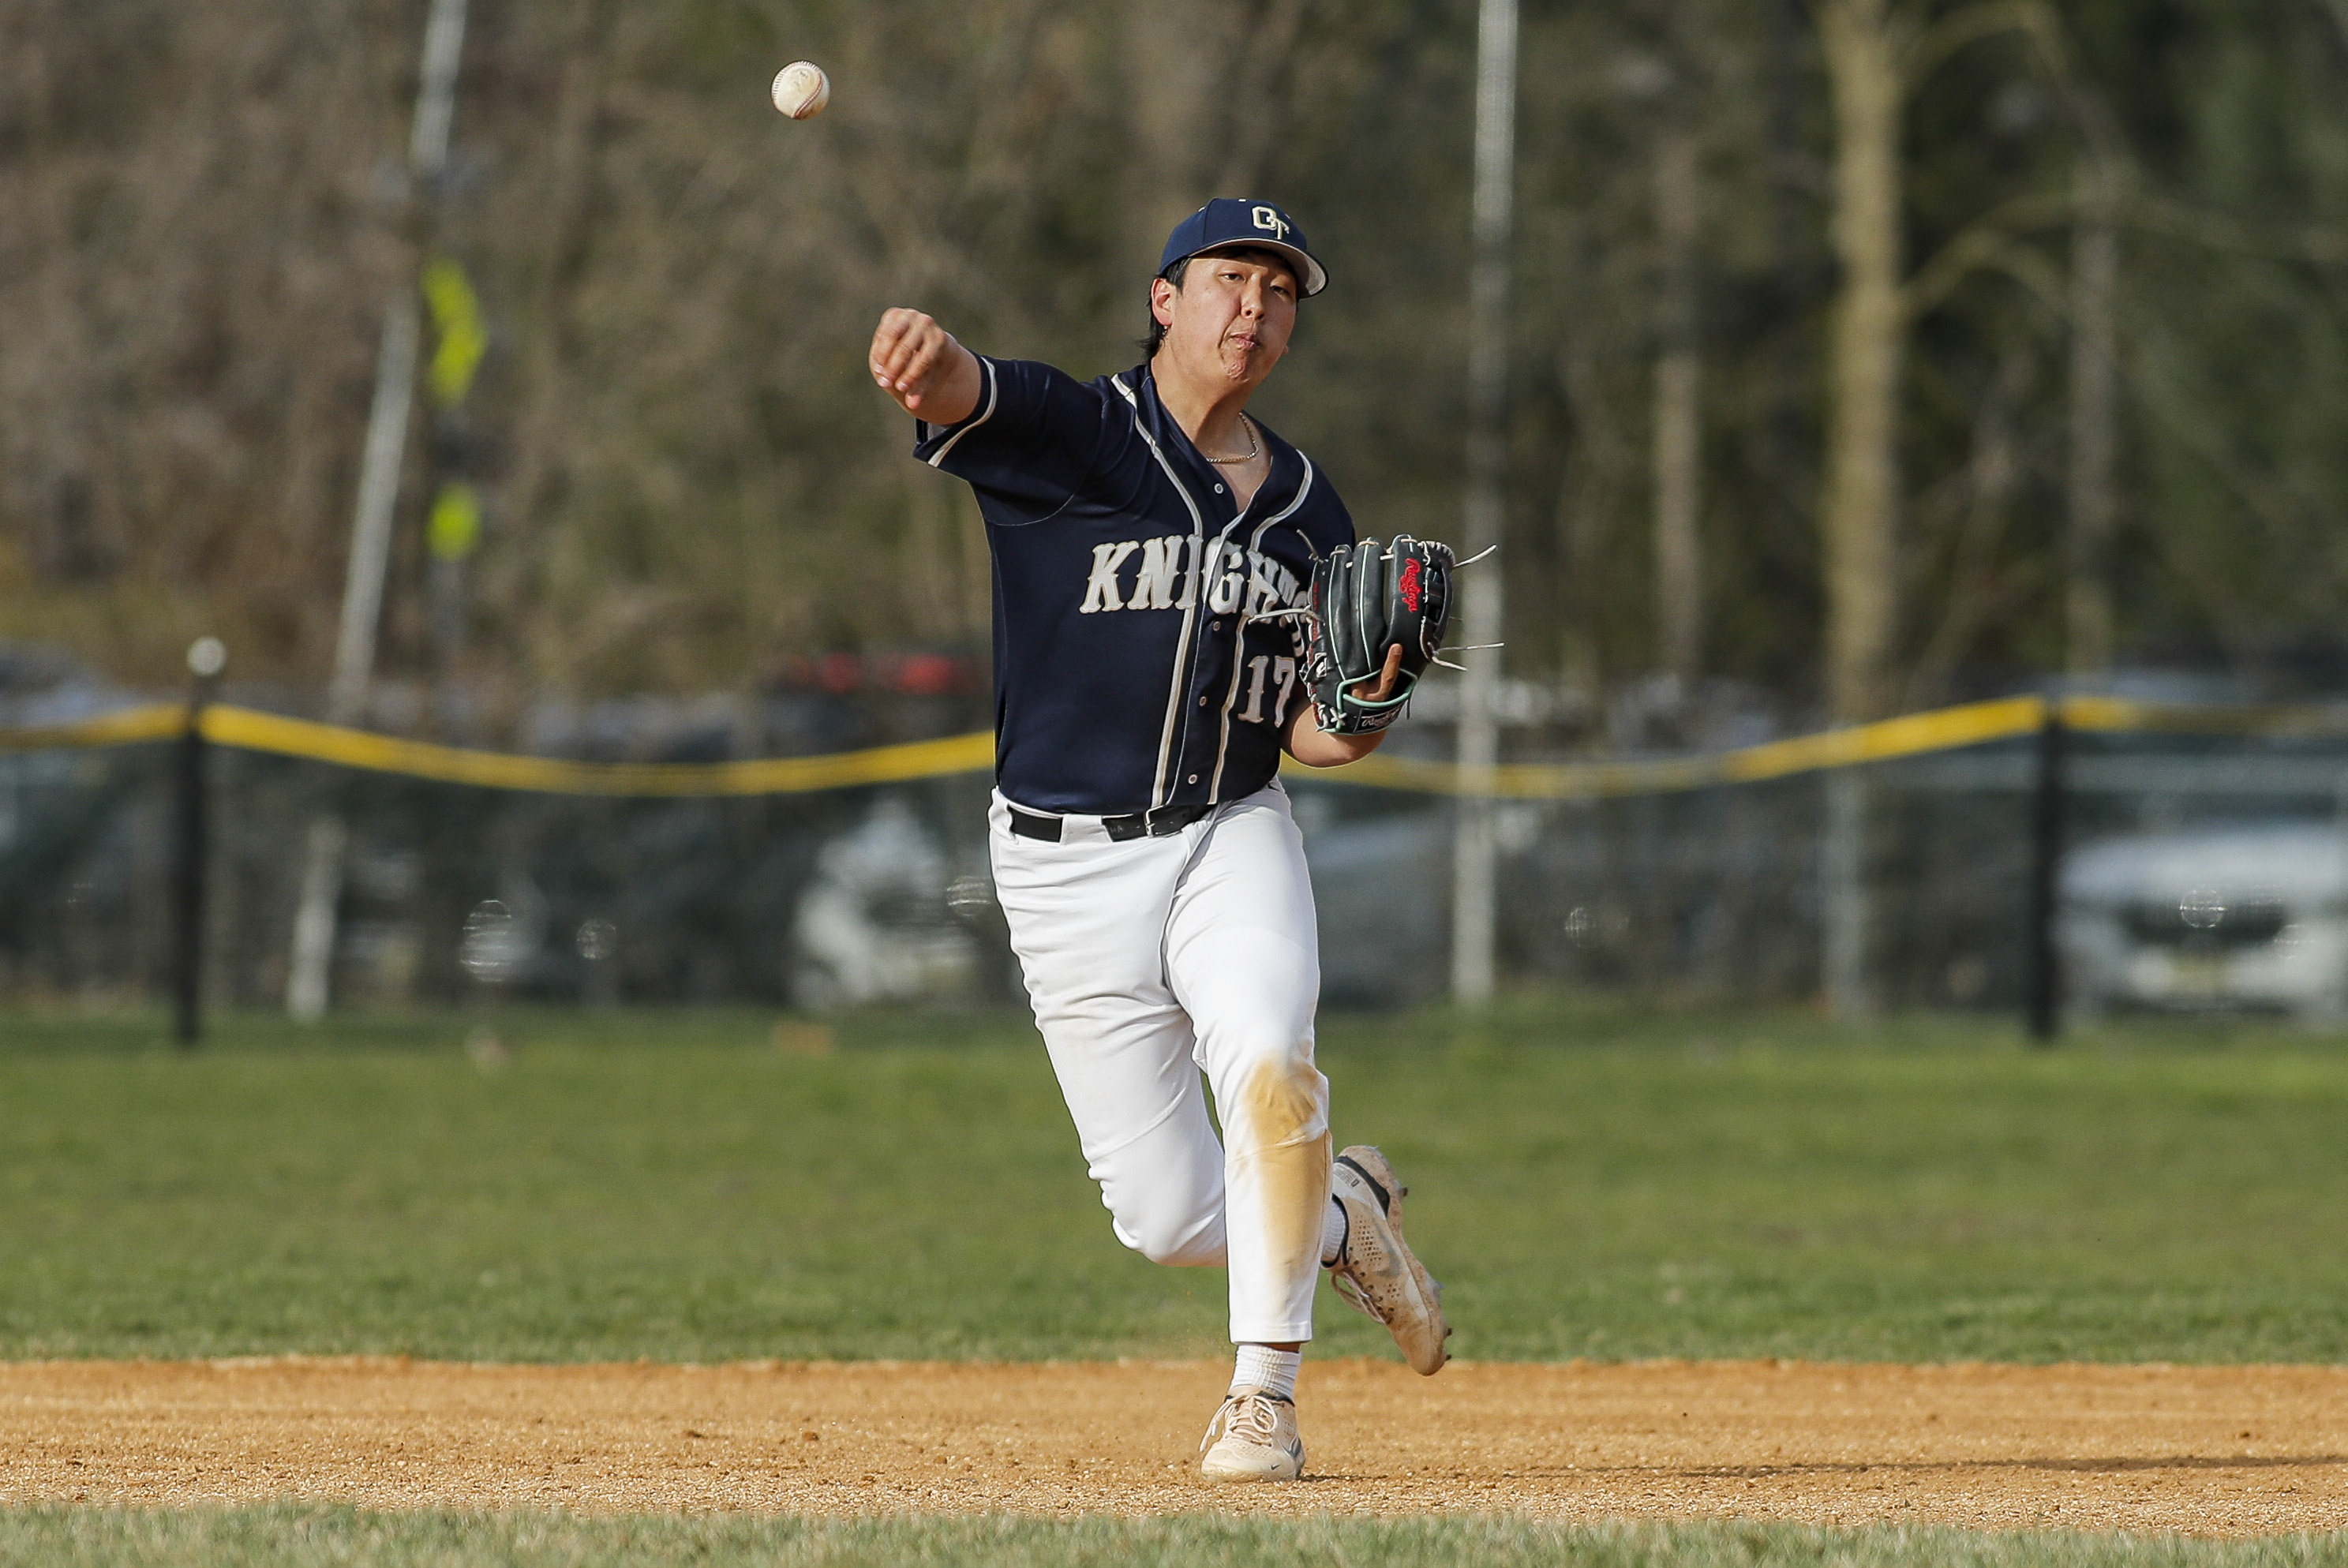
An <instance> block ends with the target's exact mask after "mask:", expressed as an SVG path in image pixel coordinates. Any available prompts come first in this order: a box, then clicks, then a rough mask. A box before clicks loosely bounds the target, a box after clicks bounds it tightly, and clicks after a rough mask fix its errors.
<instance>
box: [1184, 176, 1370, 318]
mask: <svg viewBox="0 0 2348 1568" xmlns="http://www.w3.org/2000/svg"><path fill="white" fill-rule="evenodd" d="M1248 245H1251V246H1256V247H1258V248H1260V249H1262V250H1266V251H1279V252H1280V253H1281V254H1282V255H1283V256H1285V257H1287V258H1288V259H1289V261H1290V262H1291V263H1292V264H1293V265H1294V267H1295V268H1296V282H1297V285H1298V288H1299V290H1300V292H1301V293H1302V294H1303V295H1304V296H1306V297H1310V296H1311V295H1313V294H1317V293H1319V292H1321V291H1322V290H1323V289H1325V288H1327V287H1328V286H1329V274H1328V273H1327V272H1325V271H1323V268H1322V266H1321V263H1320V262H1318V261H1314V260H1313V252H1312V251H1309V250H1307V249H1305V245H1304V231H1303V230H1302V229H1299V228H1298V227H1297V226H1296V220H1294V219H1292V218H1291V217H1290V216H1289V215H1288V214H1287V213H1285V212H1282V210H1280V209H1279V208H1277V207H1274V206H1273V205H1272V203H1271V202H1269V201H1251V200H1244V199H1242V198H1240V197H1235V196H1218V197H1217V198H1215V200H1212V201H1210V202H1208V203H1207V204H1206V205H1205V206H1204V207H1201V208H1200V209H1199V210H1197V211H1196V212H1193V213H1191V214H1190V216H1189V217H1188V218H1185V219H1183V220H1182V221H1180V222H1179V223H1177V224H1175V225H1174V232H1173V233H1171V234H1169V235H1168V236H1167V237H1166V254H1165V255H1163V256H1161V257H1159V259H1158V272H1159V276H1161V277H1162V276H1164V275H1165V272H1166V269H1167V268H1169V267H1170V266H1172V265H1173V264H1174V263H1175V262H1177V261H1188V260H1189V259H1190V258H1191V257H1193V256H1200V255H1204V254H1205V253H1206V252H1208V251H1236V250H1238V249H1240V248H1241V246H1248Z"/></svg>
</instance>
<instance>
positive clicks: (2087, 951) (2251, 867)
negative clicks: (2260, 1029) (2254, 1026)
mask: <svg viewBox="0 0 2348 1568" xmlns="http://www.w3.org/2000/svg"><path fill="white" fill-rule="evenodd" d="M2058 929H2059V933H2060V939H2061V942H2062V949H2063V959H2064V966H2065V967H2064V974H2065V986H2066V989H2067V990H2068V992H2069V996H2070V1000H2071V1003H2072V1005H2074V1006H2075V1007H2077V1008H2079V1009H2082V1010H2085V1011H2088V1012H2098V1011H2104V1010H2106V1009H2117V1008H2152V1009H2219V1008H2242V1009H2263V1010H2273V1011H2281V1012H2290V1013H2296V1014H2302V1015H2305V1016H2310V1017H2333V1016H2338V1015H2340V1014H2343V1013H2348V835H2343V832H2342V829H2341V828H2340V826H2339V825H2336V824H2333V823H2303V822H2302V823H2277V824H2245V825H2235V826H2223V827H2209V828H2203V829H2199V830H2195V831H2190V832H2178V833H2169V834H2157V835H2131V836H2128V837H2125V838H2112V839H2106V840H2105V841H2103V842H2102V843H2099V844H2093V845H2086V846H2085V847H2083V848H2081V849H2079V850H2077V851H2075V852H2074V853H2073V854H2072V855H2071V856H2069V857H2068V859H2067V862H2066V864H2065V867H2064V875H2063V911H2062V917H2061V923H2060V926H2059V927H2058Z"/></svg>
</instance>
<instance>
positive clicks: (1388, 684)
mask: <svg viewBox="0 0 2348 1568" xmlns="http://www.w3.org/2000/svg"><path fill="white" fill-rule="evenodd" d="M1401 683H1402V644H1401V643H1399V642H1397V643H1395V645H1394V646H1393V647H1392V648H1389V649H1387V650H1386V666H1385V669H1383V670H1381V671H1378V682H1377V684H1376V685H1375V686H1373V687H1371V688H1370V689H1369V690H1368V691H1366V692H1363V693H1362V701H1364V702H1385V700H1386V699H1387V698H1389V697H1391V696H1393V695H1394V694H1395V687H1396V686H1398V685H1400V684H1401Z"/></svg>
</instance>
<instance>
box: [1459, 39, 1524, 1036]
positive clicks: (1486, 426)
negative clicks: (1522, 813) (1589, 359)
mask: <svg viewBox="0 0 2348 1568" xmlns="http://www.w3.org/2000/svg"><path fill="white" fill-rule="evenodd" d="M1516 124H1517V0H1482V9H1481V11H1480V13H1479V15H1478V21H1477V35H1476V194H1475V236H1476V249H1475V261H1474V269H1473V272H1472V273H1471V279H1470V283H1469V292H1468V305H1469V308H1468V488H1467V496H1466V504H1465V506H1464V507H1463V511H1462V518H1461V528H1460V532H1461V534H1462V536H1463V538H1462V539H1461V541H1460V542H1461V544H1462V546H1463V547H1464V548H1462V550H1461V552H1460V553H1461V555H1462V556H1463V558H1464V557H1467V556H1473V555H1476V554H1477V553H1478V552H1479V551H1482V550H1486V549H1489V548H1492V547H1494V546H1496V545H1498V543H1499V542H1500V538H1501V534H1502V532H1503V531H1504V527H1503V526H1504V524H1505V521H1506V514H1505V511H1504V509H1503V499H1502V497H1503V490H1504V487H1505V485H1506V483H1507V480H1508V458H1509V451H1508V432H1507V429H1506V425H1505V422H1506V418H1507V415H1508V397H1509V340H1508V330H1509V321H1508V318H1509V231H1510V225H1511V221H1512V214H1511V211H1510V199H1511V197H1512V196H1513V194H1514V188H1515V184H1516V160H1517V159H1516V143H1517V137H1516ZM1507 580H1508V579H1507V574H1506V573H1505V572H1503V571H1500V570H1497V569H1491V568H1487V569H1484V570H1481V571H1475V572H1469V573H1466V574H1463V576H1462V579H1461V581H1460V585H1459V597H1460V609H1461V620H1462V621H1463V622H1464V623H1465V630H1466V632H1467V635H1466V637H1465V638H1464V639H1463V640H1462V641H1465V642H1468V643H1470V644H1473V643H1496V642H1498V641H1500V637H1501V625H1502V622H1503V620H1504V619H1505V616H1504V614H1503V612H1504V610H1505V609H1506V604H1505V601H1504V600H1503V597H1502V590H1503V587H1504V585H1505V584H1506V582H1507ZM1461 658H1462V659H1463V660H1464V661H1465V662H1466V664H1467V667H1468V675H1467V679H1466V680H1465V682H1462V686H1463V690H1462V692H1461V702H1460V712H1459V774H1460V783H1461V785H1462V793H1461V794H1460V797H1459V810H1458V819H1457V829H1456V830H1455V835H1454V837H1453V840H1452V905H1451V995H1452V999H1453V1000H1454V1001H1457V1002H1458V1003H1460V1004H1461V1005H1463V1006H1468V1007H1479V1006H1482V1005H1483V1004H1484V1003H1486V1002H1488V1001H1490V1000H1491V999H1492V975H1493V966H1492V947H1493V940H1492V938H1493V902H1494V895H1495V889H1494V883H1495V880H1496V876H1495V873H1496V870H1497V865H1496V862H1497V859H1498V845H1496V844H1495V843H1494V841H1493V820H1492V817H1493V810H1492V769H1493V767H1494V765H1495V764H1498V761H1499V759H1500V730H1499V719H1498V714H1497V713H1496V712H1494V711H1493V695H1494V692H1493V688H1494V687H1495V685H1496V684H1497V683H1498V680H1499V675H1500V651H1499V650H1498V649H1497V648H1479V649H1475V650H1473V651H1468V652H1466V653H1463V654H1462V655H1461Z"/></svg>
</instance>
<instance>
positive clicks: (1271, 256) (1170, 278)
mask: <svg viewBox="0 0 2348 1568" xmlns="http://www.w3.org/2000/svg"><path fill="white" fill-rule="evenodd" d="M1215 254H1216V255H1218V256H1243V257H1246V258H1247V259H1249V260H1251V261H1268V262H1270V263H1272V265H1273V266H1275V267H1278V268H1279V269H1281V271H1282V272H1286V273H1287V274H1288V278H1289V282H1297V278H1296V263H1295V262H1293V261H1290V260H1289V259H1288V258H1287V257H1285V256H1283V255H1282V254H1281V253H1280V252H1279V251H1270V250H1266V249H1264V248H1263V247H1262V246H1261V245H1251V246H1235V247H1233V248H1232V249H1231V250H1229V251H1216V252H1215ZM1198 259H1199V258H1198V257H1196V256H1185V257H1183V258H1182V259H1181V260H1180V261H1177V262H1175V263H1174V264H1173V265H1172V266H1170V267H1169V268H1167V269H1166V270H1165V271H1164V272H1160V273H1159V274H1158V275H1159V277H1161V278H1163V279H1165V280H1166V281H1167V282H1169V283H1171V284H1173V285H1174V292H1176V293H1178V294H1179V293H1180V292H1182V280H1183V279H1184V278H1186V277H1188V276H1189V272H1190V263H1191V262H1193V261H1197V260H1198ZM1165 341H1166V326H1165V323H1162V322H1160V321H1159V319H1158V313H1157V312H1156V311H1152V312H1150V313H1149V335H1148V337H1146V338H1143V339H1142V340H1141V356H1142V357H1143V358H1144V359H1156V358H1157V357H1158V345H1159V343H1164V342H1165Z"/></svg>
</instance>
